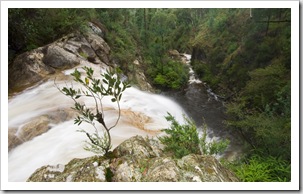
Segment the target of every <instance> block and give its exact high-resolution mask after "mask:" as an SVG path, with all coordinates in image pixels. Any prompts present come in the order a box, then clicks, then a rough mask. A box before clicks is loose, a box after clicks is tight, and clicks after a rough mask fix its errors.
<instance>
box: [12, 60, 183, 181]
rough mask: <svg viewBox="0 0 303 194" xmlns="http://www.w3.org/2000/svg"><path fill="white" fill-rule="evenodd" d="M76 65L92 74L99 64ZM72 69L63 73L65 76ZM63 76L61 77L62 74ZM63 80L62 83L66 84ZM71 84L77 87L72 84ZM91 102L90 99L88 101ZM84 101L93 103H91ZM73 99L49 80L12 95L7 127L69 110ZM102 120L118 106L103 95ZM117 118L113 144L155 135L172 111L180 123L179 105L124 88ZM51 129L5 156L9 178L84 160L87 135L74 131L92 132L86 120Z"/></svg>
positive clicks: (111, 117)
mask: <svg viewBox="0 0 303 194" xmlns="http://www.w3.org/2000/svg"><path fill="white" fill-rule="evenodd" d="M81 66H90V67H92V68H94V69H95V73H97V72H98V71H100V67H97V66H95V65H93V64H90V63H87V62H83V63H82V64H81V65H80V66H78V67H77V68H78V69H79V68H80V67H81ZM71 72H73V69H71V70H67V71H64V72H63V73H64V74H66V75H69V74H70V73H71ZM61 76H62V75H61ZM65 82H66V83H65ZM70 82H71V80H65V81H64V80H60V81H56V84H57V85H58V86H59V87H63V86H64V85H65V84H67V85H69V84H70ZM73 86H74V87H77V85H76V84H75V83H74V84H73ZM88 100H91V99H88ZM86 104H88V105H90V104H91V105H92V106H93V104H92V103H91V101H86ZM72 106H73V101H72V100H71V99H69V98H68V97H66V96H64V95H63V94H61V93H60V92H59V91H58V89H57V88H56V87H55V85H54V80H53V79H50V80H49V81H47V82H45V83H43V84H40V85H38V86H35V87H32V88H30V89H28V90H25V91H23V92H22V93H20V94H18V95H16V96H14V97H12V98H11V99H10V100H9V103H8V108H9V111H8V115H9V121H8V128H9V129H11V128H20V127H21V126H22V125H23V124H24V123H26V122H28V121H30V120H31V119H33V118H35V117H37V116H39V115H45V114H48V113H49V112H51V111H53V110H58V109H64V108H69V107H72ZM103 106H104V108H105V110H106V111H105V121H106V122H108V123H109V124H112V123H114V122H115V119H116V116H117V111H116V110H117V107H116V106H113V103H111V101H110V100H107V99H105V101H104V104H103ZM121 110H122V116H121V119H120V122H119V124H118V125H117V126H116V127H115V128H113V129H112V130H111V135H112V140H113V148H114V147H116V146H117V145H118V144H120V143H121V142H122V141H124V140H125V139H127V138H129V137H131V136H134V135H142V136H146V135H149V136H155V135H157V134H159V130H161V129H163V128H166V127H168V126H169V123H168V122H167V121H166V120H165V118H164V116H166V115H167V112H169V113H171V114H172V115H173V116H175V117H176V119H177V120H178V121H179V122H180V123H183V122H184V121H183V114H185V112H184V111H183V109H182V108H181V107H180V106H179V105H178V104H176V103H175V102H174V101H172V100H170V99H168V98H166V97H164V96H161V95H155V94H150V93H147V92H143V91H140V90H138V89H136V88H133V87H131V88H128V89H126V90H125V92H124V93H123V96H122V99H121ZM49 127H50V130H48V131H47V132H46V133H43V134H42V135H39V136H37V137H35V138H34V139H32V140H30V141H27V142H24V143H23V144H21V145H19V146H18V147H16V148H14V149H13V150H11V151H10V152H9V154H8V172H9V175H8V178H9V181H26V180H27V178H28V177H29V176H30V175H31V174H32V173H33V172H34V171H35V170H36V169H37V168H39V167H41V166H43V165H56V164H66V163H68V162H69V161H70V160H71V159H73V158H84V157H88V156H91V155H93V154H92V153H90V152H88V151H85V150H84V149H83V146H84V141H86V140H87V137H86V136H85V134H83V133H79V132H77V130H80V129H85V130H92V127H91V126H90V125H88V124H85V123H83V124H81V125H80V126H77V125H74V123H73V119H70V120H67V121H65V122H61V123H57V124H54V123H51V124H49Z"/></svg>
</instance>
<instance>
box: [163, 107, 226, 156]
mask: <svg viewBox="0 0 303 194" xmlns="http://www.w3.org/2000/svg"><path fill="white" fill-rule="evenodd" d="M165 118H166V120H167V121H169V122H171V126H170V128H168V129H163V130H162V131H164V132H165V133H166V134H167V135H166V136H162V137H159V140H160V142H161V143H163V144H164V145H165V148H164V151H167V152H169V153H173V155H174V156H175V157H176V158H182V157H183V156H186V155H188V154H204V155H213V154H218V153H221V152H223V151H224V150H225V149H226V148H227V146H228V141H227V140H224V141H219V142H215V141H213V142H207V141H206V125H205V129H204V133H203V135H202V138H199V135H198V131H197V127H196V125H195V124H194V122H193V120H190V119H188V118H186V117H184V119H185V122H186V123H185V124H184V125H181V124H179V123H178V122H177V121H176V119H175V118H174V117H173V116H172V115H171V114H170V113H168V116H166V117H165Z"/></svg>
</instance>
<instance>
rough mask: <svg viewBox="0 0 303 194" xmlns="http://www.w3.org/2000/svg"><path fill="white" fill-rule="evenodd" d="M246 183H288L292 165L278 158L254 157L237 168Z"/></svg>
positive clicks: (236, 170) (239, 175)
mask: <svg viewBox="0 0 303 194" xmlns="http://www.w3.org/2000/svg"><path fill="white" fill-rule="evenodd" d="M235 173H236V174H237V176H238V177H239V178H240V179H241V180H242V181H244V182H287V181H290V179H291V173H290V164H289V163H288V162H287V161H285V160H282V159H281V158H278V157H272V156H268V157H261V156H260V155H253V156H252V157H251V158H250V159H249V160H248V161H247V162H246V163H242V164H240V165H238V166H237V167H236V168H235Z"/></svg>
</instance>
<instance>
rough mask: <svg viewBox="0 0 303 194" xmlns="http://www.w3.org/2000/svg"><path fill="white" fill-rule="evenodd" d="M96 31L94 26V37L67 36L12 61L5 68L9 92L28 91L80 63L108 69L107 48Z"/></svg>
mask: <svg viewBox="0 0 303 194" xmlns="http://www.w3.org/2000/svg"><path fill="white" fill-rule="evenodd" d="M90 26H93V24H90ZM96 28H98V27H97V26H94V29H95V30H94V31H96V32H97V34H96V33H95V32H94V31H93V30H89V31H88V32H86V33H85V34H81V33H71V34H69V35H67V36H65V37H62V38H61V39H59V40H57V41H55V42H53V43H51V44H49V45H46V46H43V47H40V48H37V49H34V50H32V51H29V52H26V53H23V54H21V55H19V56H18V57H16V59H15V60H14V61H13V62H12V63H11V64H10V65H9V71H8V72H9V74H8V83H9V89H10V90H14V89H17V87H18V88H24V87H28V86H30V85H32V84H34V83H36V82H38V81H41V80H43V79H44V78H45V77H46V76H48V75H51V74H54V73H55V72H57V71H61V70H63V69H67V68H71V67H74V66H76V65H78V64H80V61H81V60H88V61H90V62H92V63H95V64H101V63H105V64H107V65H109V63H110V59H109V54H110V47H109V46H108V44H107V43H106V42H105V41H104V40H103V38H102V37H101V36H99V35H98V33H100V31H97V30H96Z"/></svg>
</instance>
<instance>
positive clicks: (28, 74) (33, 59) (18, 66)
mask: <svg viewBox="0 0 303 194" xmlns="http://www.w3.org/2000/svg"><path fill="white" fill-rule="evenodd" d="M43 57H44V53H43V48H42V47H41V48H37V49H35V50H32V51H29V52H26V53H23V54H21V55H19V56H17V57H16V59H15V60H14V61H13V63H11V64H10V65H9V69H8V87H9V88H15V87H16V86H18V87H20V88H22V87H25V86H28V85H32V84H33V83H36V82H38V81H40V80H42V79H43V77H45V76H46V75H50V74H53V73H55V69H54V68H52V67H50V66H46V65H45V64H44V63H43V61H42V60H43Z"/></svg>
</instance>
